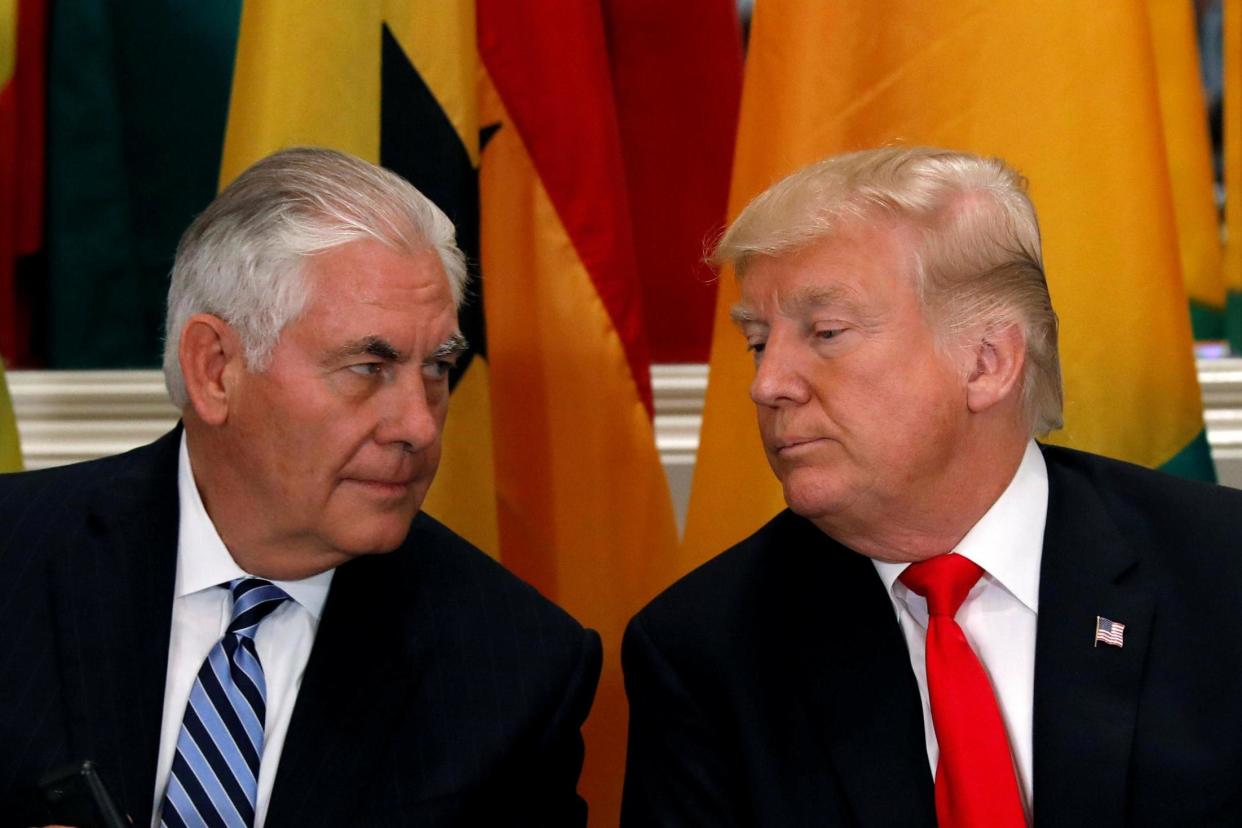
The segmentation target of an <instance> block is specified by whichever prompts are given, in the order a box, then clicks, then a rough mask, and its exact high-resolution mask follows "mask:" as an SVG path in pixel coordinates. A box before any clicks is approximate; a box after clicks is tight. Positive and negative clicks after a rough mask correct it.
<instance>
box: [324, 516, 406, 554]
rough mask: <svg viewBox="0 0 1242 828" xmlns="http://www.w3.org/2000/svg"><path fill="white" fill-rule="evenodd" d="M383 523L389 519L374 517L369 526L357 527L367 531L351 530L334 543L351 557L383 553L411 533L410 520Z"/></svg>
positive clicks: (397, 544)
mask: <svg viewBox="0 0 1242 828" xmlns="http://www.w3.org/2000/svg"><path fill="white" fill-rule="evenodd" d="M381 523H388V521H380V520H376V519H374V518H372V519H371V522H370V525H369V526H366V527H363V526H361V525H360V526H358V527H357V528H358V529H365V530H366V531H358V532H351V533H348V534H347V535H346V536H344V537H338V538H337V539H336V542H335V543H334V544H333V545H334V546H335V547H336V548H337V549H339V550H341V552H342V553H344V554H345V555H347V556H348V557H351V558H355V557H360V556H362V555H383V554H385V553H387V552H391V551H393V550H394V549H396V548H397V547H398V546H400V545H401V544H402V543H403V542H404V541H405V539H406V537H407V536H408V535H409V534H410V521H405V522H404V523H401V524H400V525H395V524H394V525H392V526H387V525H383V526H382V525H380V524H381Z"/></svg>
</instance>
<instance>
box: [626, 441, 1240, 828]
mask: <svg viewBox="0 0 1242 828" xmlns="http://www.w3.org/2000/svg"><path fill="white" fill-rule="evenodd" d="M1044 457H1045V459H1046V461H1047V465H1048V478H1049V504H1048V519H1047V528H1046V530H1045V536H1044V549H1043V558H1042V563H1041V570H1040V588H1039V618H1038V622H1037V633H1036V645H1035V699H1034V731H1033V741H1034V785H1033V786H1034V793H1035V801H1034V819H1035V825H1036V826H1041V827H1042V826H1047V827H1048V828H1054V827H1055V826H1092V828H1110V826H1123V825H1126V826H1153V827H1154V826H1170V825H1177V826H1208V825H1238V824H1240V823H1242V492H1238V491H1234V490H1231V489H1225V488H1223V487H1217V486H1209V485H1205V484H1198V483H1191V482H1186V481H1182V480H1177V479H1174V478H1171V477H1168V476H1166V475H1163V474H1159V473H1156V472H1151V471H1148V470H1145V469H1141V468H1139V467H1136V466H1131V465H1128V464H1124V463H1118V462H1115V461H1111V460H1105V459H1103V458H1100V457H1095V456H1092V455H1087V454H1082V453H1079V452H1073V451H1068V450H1064V449H1055V448H1045V449H1044ZM1096 616H1104V617H1106V618H1110V619H1113V620H1114V621H1119V622H1122V623H1124V624H1125V625H1126V627H1125V639H1124V646H1123V647H1121V648H1116V647H1110V646H1103V645H1101V646H1099V647H1096V646H1094V638H1095V627H1096ZM622 660H623V663H624V667H625V678H626V690H627V692H628V694H629V697H630V747H629V758H628V767H627V773H626V782H625V794H624V804H623V809H622V824H623V825H624V826H629V827H630V828H633V827H634V826H647V825H659V826H690V825H694V826H699V825H702V826H713V828H722V827H723V826H734V825H771V826H782V828H793V826H803V825H808V826H809V825H816V826H837V825H840V826H931V825H934V824H935V821H936V817H935V803H934V795H933V783H932V775H931V771H930V768H929V766H928V761H927V751H926V747H925V745H924V734H923V720H922V706H921V703H920V700H919V692H918V686H917V684H916V681H915V678H914V673H913V671H912V670H911V668H910V661H909V655H908V654H907V650H906V645H905V640H904V638H903V637H902V633H901V630H900V627H899V624H898V622H897V619H896V615H895V613H894V611H893V607H892V602H891V600H890V599H889V596H888V594H887V593H886V592H885V590H884V586H883V584H882V582H881V581H880V578H879V576H878V575H877V573H876V572H875V569H874V567H873V566H872V564H871V562H870V561H869V560H868V559H867V558H865V557H863V556H861V555H858V554H856V553H854V552H852V551H851V550H849V549H847V548H845V547H843V546H842V545H840V544H838V543H836V542H835V541H833V540H832V539H831V538H829V537H827V536H826V535H824V534H823V533H822V532H820V531H819V530H818V529H816V528H815V527H814V526H813V525H811V524H810V523H809V522H808V521H806V520H803V519H802V518H799V517H797V516H795V515H793V514H792V513H790V512H783V513H782V514H780V515H778V516H777V517H776V518H775V519H774V520H773V521H772V522H770V523H769V524H768V525H767V526H765V527H763V528H762V529H761V530H759V532H757V533H756V534H755V535H753V536H752V537H750V538H748V539H747V540H745V541H743V542H742V543H741V544H739V545H737V546H736V547H734V548H732V549H730V550H729V551H727V552H725V553H724V554H723V555H721V556H719V557H717V558H715V559H714V560H712V561H710V562H709V563H707V564H706V565H704V566H703V567H701V568H699V569H698V570H696V571H695V572H693V573H691V574H690V575H689V576H687V577H686V578H684V579H683V580H682V581H680V582H679V583H677V584H676V585H674V586H673V587H672V588H671V589H669V590H668V591H667V592H665V593H664V594H663V595H661V596H660V597H658V598H657V599H656V600H655V601H654V602H652V603H651V604H650V605H649V606H648V607H647V608H646V609H644V610H643V611H642V612H641V613H640V614H639V615H638V616H637V617H636V618H635V619H634V620H633V621H632V622H631V625H630V627H629V629H628V630H627V633H626V638H625V642H624V645H623V648H622Z"/></svg>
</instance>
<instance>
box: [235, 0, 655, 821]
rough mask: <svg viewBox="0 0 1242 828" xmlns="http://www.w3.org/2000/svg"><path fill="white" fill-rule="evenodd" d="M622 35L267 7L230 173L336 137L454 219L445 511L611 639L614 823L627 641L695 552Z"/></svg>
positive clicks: (585, 784)
mask: <svg viewBox="0 0 1242 828" xmlns="http://www.w3.org/2000/svg"><path fill="white" fill-rule="evenodd" d="M476 11H477V15H476ZM553 19H554V20H555V21H556V23H555V25H549V24H548V21H549V20H553ZM604 31H605V30H604V25H603V17H602V14H601V10H600V7H599V5H598V4H597V3H580V4H570V5H569V6H568V7H564V6H558V7H557V8H556V9H552V8H550V7H549V8H547V9H543V8H533V9H532V8H529V7H527V6H522V7H518V6H516V5H513V4H509V3H507V2H492V1H491V0H480V2H479V3H478V7H477V10H476V8H475V5H474V3H471V2H465V1H464V0H463V2H456V3H439V4H425V3H416V2H411V1H410V0H404V1H402V2H398V1H395V0H389V2H378V1H377V0H373V1H372V2H365V3H354V4H349V5H339V4H338V5H332V6H324V7H323V8H319V7H317V8H316V9H315V10H314V12H313V13H308V12H307V11H306V8H305V5H304V4H302V3H294V2H276V1H275V0H269V1H268V2H263V3H246V4H245V6H244V9H243V13H242V22H241V34H240V39H239V43H238V47H237V68H236V74H235V77H234V92H233V97H232V100H231V102H230V110H229V125H228V133H227V137H226V140H225V151H224V158H223V162H222V168H221V184H225V183H227V182H228V181H229V180H231V179H232V178H233V177H234V176H235V175H236V174H237V173H239V172H240V171H241V170H242V169H244V168H245V167H246V166H247V165H248V164H250V163H252V162H253V161H255V160H258V159H259V158H261V157H263V156H264V155H267V154H268V153H270V152H272V151H274V150H277V149H280V148H281V147H286V146H292V145H298V144H316V145H321V146H329V147H334V148H336V149H340V150H344V151H347V152H351V153H353V154H355V155H358V156H361V157H363V158H366V159H368V160H370V161H373V162H378V163H381V164H383V165H384V166H386V167H388V168H390V169H392V170H393V171H395V172H397V173H399V174H401V175H403V176H404V177H406V178H407V179H408V180H410V181H411V182H412V183H413V184H414V185H415V186H416V187H418V188H419V189H420V190H422V191H423V192H425V193H427V194H428V195H429V196H430V197H431V198H432V199H433V200H435V201H436V202H437V204H439V205H440V206H441V208H443V209H444V210H445V212H446V213H448V215H449V217H450V218H452V219H453V220H454V222H455V223H456V224H457V227H458V239H459V242H460V243H461V245H462V247H463V248H464V249H465V251H466V253H467V255H468V256H469V257H470V259H471V260H472V262H473V263H474V264H475V265H476V266H475V267H472V269H471V270H472V272H471V276H472V285H471V288H470V290H469V293H470V294H471V295H472V296H474V297H475V298H474V300H473V301H471V302H470V303H469V305H468V306H467V307H466V308H465V309H464V312H463V315H462V325H463V328H464V330H465V333H466V336H467V337H468V339H469V340H470V341H471V343H472V345H474V346H477V348H478V350H473V351H472V352H471V354H470V359H469V360H468V363H467V365H466V367H465V369H464V371H462V372H460V373H459V374H457V375H455V376H454V385H453V395H452V398H451V402H450V410H449V417H448V422H447V425H446V428H445V433H444V451H443V460H442V463H441V468H440V471H439V473H438V474H437V477H436V481H435V484H434V485H433V486H432V489H431V492H430V494H429V496H428V499H427V502H426V503H425V504H424V508H425V509H426V510H427V512H428V513H430V514H433V515H435V516H436V517H437V518H439V519H441V520H442V521H444V522H445V523H446V524H447V525H448V526H450V527H451V528H453V529H454V530H456V531H458V532H459V533H461V534H462V535H464V536H465V537H467V538H468V539H470V540H472V541H473V542H474V543H475V544H476V545H479V546H480V547H481V548H483V549H484V550H486V551H488V552H489V553H491V554H492V555H494V556H496V557H498V558H499V559H500V560H501V562H503V563H504V564H505V565H506V566H508V567H509V568H510V569H512V570H513V571H514V572H516V573H517V574H518V575H519V576H521V577H523V578H524V579H526V580H527V581H529V582H530V583H532V584H534V585H535V586H536V587H537V588H539V589H540V590H541V591H542V592H543V593H544V594H545V595H547V596H548V597H550V598H552V599H553V600H555V601H557V602H558V603H560V604H561V605H562V606H564V607H565V608H566V609H568V610H569V611H570V612H571V613H573V614H574V615H575V616H576V617H577V618H578V619H579V620H581V621H582V622H583V623H585V624H586V625H588V626H591V627H594V628H596V629H598V630H599V631H600V632H601V634H602V637H603V640H604V647H605V657H606V661H605V667H604V675H603V678H602V680H601V686H600V691H599V694H598V696H597V700H596V704H595V707H594V709H593V713H592V716H591V719H590V720H589V721H588V723H587V726H586V728H585V733H586V739H587V758H586V767H585V770H584V774H583V780H582V784H581V786H580V790H581V791H582V793H583V795H584V796H585V797H586V798H587V800H588V801H589V802H590V805H591V814H592V817H591V818H592V822H593V823H594V824H597V825H609V824H615V822H616V819H617V814H618V809H619V802H620V780H621V773H622V769H623V767H624V743H625V706H624V695H623V690H622V684H621V677H620V667H619V659H618V650H619V645H620V638H621V631H622V628H623V626H624V624H625V622H626V620H628V618H629V616H630V615H631V614H632V613H633V612H634V611H636V610H637V609H638V608H639V607H640V606H641V605H642V603H644V602H645V600H646V599H648V598H649V597H651V596H652V595H654V593H655V592H656V591H657V590H658V589H659V587H660V586H662V585H663V584H665V583H667V581H668V580H669V579H668V578H667V577H666V575H665V573H664V572H663V571H662V570H661V567H662V566H667V565H668V564H669V563H670V562H671V560H672V555H673V551H674V546H675V543H676V528H675V525H674V520H673V513H672V507H671V504H670V502H669V498H668V491H667V485H666V483H665V479H664V475H663V470H662V468H661V466H660V462H659V456H658V454H657V452H656V448H655V441H654V433H653V428H652V423H651V395H650V382H649V378H648V366H647V356H646V351H645V349H644V347H643V346H644V333H643V324H642V317H641V313H640V310H639V308H640V301H641V292H640V290H639V285H638V278H637V268H636V266H635V259H634V248H633V239H632V236H631V231H630V223H629V222H630V218H629V210H628V206H627V201H626V192H625V180H624V175H625V174H624V168H623V166H622V161H621V152H620V141H619V138H618V128H617V119H616V114H615V111H614V104H613V93H612V86H611V78H610V75H609V71H608V63H607V53H608V52H607V47H606V44H605V41H604Z"/></svg>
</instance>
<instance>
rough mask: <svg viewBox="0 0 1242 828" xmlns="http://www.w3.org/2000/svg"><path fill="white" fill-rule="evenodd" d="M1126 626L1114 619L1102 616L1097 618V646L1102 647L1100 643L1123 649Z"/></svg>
mask: <svg viewBox="0 0 1242 828" xmlns="http://www.w3.org/2000/svg"><path fill="white" fill-rule="evenodd" d="M1125 635H1126V625H1125V624H1122V623H1120V622H1118V621H1113V620H1112V619H1109V618H1105V617H1104V616H1102V615H1097V616H1096V617H1095V644H1094V646H1096V647H1098V646H1100V642H1101V641H1102V642H1104V643H1105V644H1107V645H1109V646H1110V647H1122V646H1124V645H1125Z"/></svg>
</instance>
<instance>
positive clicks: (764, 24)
mask: <svg viewBox="0 0 1242 828" xmlns="http://www.w3.org/2000/svg"><path fill="white" fill-rule="evenodd" d="M1015 44H1021V53H1022V55H1021V60H1015V56H1014V49H1015ZM897 141H900V142H903V143H907V144H930V145H936V146H945V147H950V148H954V149H961V150H966V151H971V152H976V153H980V154H983V155H989V156H1000V157H1002V158H1005V159H1007V160H1008V161H1010V162H1011V163H1012V164H1013V165H1014V166H1016V167H1017V168H1018V170H1020V171H1021V172H1022V173H1024V174H1025V175H1026V176H1027V177H1028V178H1029V180H1030V193H1031V197H1032V199H1033V201H1034V203H1035V206H1036V208H1037V210H1038V212H1039V217H1040V221H1041V226H1042V229H1043V238H1044V253H1045V264H1046V267H1047V272H1048V281H1049V286H1050V290H1051V293H1052V300H1053V305H1054V306H1055V307H1056V309H1057V312H1058V313H1059V315H1060V318H1061V362H1062V366H1063V371H1064V381H1065V392H1066V401H1067V402H1066V408H1065V428H1064V429H1063V430H1061V431H1059V432H1056V433H1055V434H1054V435H1052V437H1051V441H1052V442H1055V443H1062V444H1068V445H1072V446H1074V447H1076V448H1081V449H1086V450H1089V451H1094V452H1098V453H1101V454H1106V455H1111V456H1114V457H1119V458H1121V459H1123V460H1129V461H1132V462H1136V463H1141V464H1144V465H1148V466H1156V467H1163V468H1165V469H1168V470H1171V471H1175V472H1178V473H1182V474H1185V475H1188V476H1198V477H1205V478H1210V477H1212V475H1213V472H1212V466H1211V459H1210V455H1209V452H1208V446H1207V441H1206V438H1205V434H1204V429H1203V414H1202V408H1201V403H1200V397H1199V387H1198V381H1197V377H1196V374H1195V365H1194V359H1193V354H1192V350H1191V334H1190V323H1189V318H1188V316H1187V314H1186V310H1185V309H1186V297H1185V293H1184V291H1183V288H1182V283H1181V278H1180V257H1179V250H1178V240H1177V234H1176V224H1175V217H1174V208H1173V196H1172V191H1171V188H1170V184H1169V176H1168V163H1167V160H1166V154H1165V146H1164V140H1163V135H1162V127H1161V117H1160V109H1159V103H1158V100H1157V84H1156V76H1155V69H1154V61H1153V55H1152V41H1151V32H1150V29H1149V24H1148V20H1147V11H1146V8H1145V6H1144V5H1143V4H1142V3H1141V2H1138V0H1128V1H1127V2H1116V3H1103V4H1098V3H1097V4H1090V5H1083V4H1081V3H1075V2H1071V0H1049V2H1044V3H1028V4H1008V3H1005V4H986V3H978V2H974V1H973V0H949V1H948V2H941V3H934V4H930V3H923V2H916V0H901V1H900V2H894V3H891V4H889V5H887V6H886V8H885V13H884V14H883V15H882V16H877V15H876V14H875V10H874V4H871V3H866V2H862V0H822V2H818V1H817V2H806V0H772V2H767V3H759V4H757V6H756V9H755V16H754V18H753V21H752V28H751V40H750V46H749V52H748V57H747V66H746V76H745V81H744V84H743V91H742V109H741V116H740V126H739V133H738V144H737V149H736V152H735V161H734V172H733V184H732V192H731V197H730V215H736V214H737V212H738V211H739V210H740V209H741V208H742V206H743V205H745V204H746V203H747V201H749V200H750V199H751V198H753V197H754V196H755V195H757V194H758V193H759V192H761V191H762V190H763V189H765V188H766V187H767V186H768V185H770V184H771V183H773V182H774V181H776V180H777V179H779V178H780V177H782V176H784V175H786V174H787V173H789V172H792V171H793V170H795V169H797V168H799V167H802V166H804V165H806V164H809V163H811V162H813V161H815V160H818V159H820V158H823V157H825V156H828V155H832V154H835V153H840V152H845V151H850V150H858V149H863V148H866V147H873V146H878V145H883V144H890V143H893V142H897ZM737 296H738V290H737V286H736V284H735V282H734V280H733V277H732V276H730V275H727V274H726V275H725V276H724V277H723V278H722V280H721V283H720V292H719V297H718V299H717V313H716V323H715V333H714V337H713V342H712V353H711V369H710V384H709V386H708V391H707V399H706V404H705V406H706V407H705V412H704V423H703V430H702V437H701V441H700V448H699V455H698V462H697V465H696V468H695V477H694V487H693V489H692V491H691V499H690V508H689V514H688V517H687V526H686V541H685V544H684V545H683V551H682V556H681V561H680V563H681V565H682V566H683V567H684V566H688V565H690V564H693V563H695V562H697V561H701V560H703V559H704V558H706V557H707V556H709V555H711V554H714V553H716V552H719V551H720V550H721V549H723V548H725V547H727V546H729V545H730V544H732V543H735V542H736V541H737V540H739V539H741V538H742V537H744V536H746V535H747V534H749V533H750V532H752V531H754V530H755V529H756V528H758V527H759V526H760V525H761V524H762V523H763V522H764V521H765V520H766V519H767V518H768V517H770V516H771V515H772V514H773V513H774V512H776V511H777V510H778V509H780V508H781V507H782V506H783V502H782V499H781V495H780V487H779V486H778V485H777V483H776V481H775V480H774V479H773V477H772V474H771V472H770V471H769V470H768V468H767V464H766V462H765V460H764V457H763V453H762V451H761V448H760V443H759V439H758V436H757V430H756V427H755V413H754V407H753V405H752V404H751V402H750V400H749V399H748V398H747V386H748V385H749V382H750V377H751V375H752V373H753V367H752V366H751V362H750V360H749V358H748V355H747V353H746V350H745V346H744V342H743V341H742V337H741V336H740V335H739V334H738V333H737V332H736V331H734V330H733V329H732V325H731V323H730V322H729V319H728V310H729V307H730V306H731V305H732V304H733V303H734V302H735V301H736V300H737Z"/></svg>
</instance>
